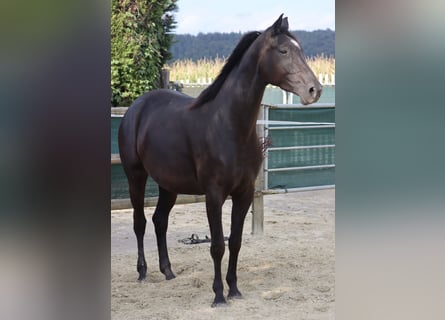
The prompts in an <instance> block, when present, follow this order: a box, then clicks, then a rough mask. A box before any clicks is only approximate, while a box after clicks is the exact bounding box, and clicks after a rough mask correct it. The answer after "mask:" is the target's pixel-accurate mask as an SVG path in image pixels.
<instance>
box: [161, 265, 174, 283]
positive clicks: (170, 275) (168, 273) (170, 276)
mask: <svg viewBox="0 0 445 320" xmlns="http://www.w3.org/2000/svg"><path fill="white" fill-rule="evenodd" d="M161 272H162V273H163V274H164V275H165V280H171V279H174V278H176V276H175V274H174V273H173V271H172V269H171V268H165V269H163V270H161Z"/></svg>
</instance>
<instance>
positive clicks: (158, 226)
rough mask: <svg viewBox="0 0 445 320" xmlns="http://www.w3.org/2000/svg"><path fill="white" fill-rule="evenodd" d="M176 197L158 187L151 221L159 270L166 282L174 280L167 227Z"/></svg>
mask: <svg viewBox="0 0 445 320" xmlns="http://www.w3.org/2000/svg"><path fill="white" fill-rule="evenodd" d="M176 196H177V195H176V194H175V193H171V192H169V191H167V190H165V189H163V188H161V187H159V198H158V204H157V205H156V210H155V213H154V215H153V219H152V220H153V224H154V226H155V231H156V240H157V243H158V253H159V269H160V271H161V272H162V273H163V274H164V275H165V278H166V279H167V280H170V279H173V278H175V275H174V274H173V272H172V269H171V264H170V259H169V257H168V251H167V227H168V216H169V214H170V211H171V209H172V208H173V205H174V204H175V202H176Z"/></svg>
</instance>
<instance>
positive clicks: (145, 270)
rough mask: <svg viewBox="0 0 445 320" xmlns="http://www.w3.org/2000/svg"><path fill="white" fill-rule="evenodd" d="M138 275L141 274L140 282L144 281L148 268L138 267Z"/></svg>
mask: <svg viewBox="0 0 445 320" xmlns="http://www.w3.org/2000/svg"><path fill="white" fill-rule="evenodd" d="M137 270H138V273H139V278H138V280H139V281H142V280H144V279H145V278H146V276H147V266H138V267H137Z"/></svg>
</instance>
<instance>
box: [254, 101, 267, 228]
mask: <svg viewBox="0 0 445 320" xmlns="http://www.w3.org/2000/svg"><path fill="white" fill-rule="evenodd" d="M258 120H264V106H263V105H261V107H260V112H259V114H258ZM256 130H257V134H258V137H259V139H260V141H264V124H257V127H256ZM264 161H267V159H264ZM264 161H263V164H262V165H261V169H260V172H259V173H258V176H257V178H256V180H255V194H254V197H253V203H252V234H253V235H262V234H263V231H264V201H263V192H262V191H263V187H264Z"/></svg>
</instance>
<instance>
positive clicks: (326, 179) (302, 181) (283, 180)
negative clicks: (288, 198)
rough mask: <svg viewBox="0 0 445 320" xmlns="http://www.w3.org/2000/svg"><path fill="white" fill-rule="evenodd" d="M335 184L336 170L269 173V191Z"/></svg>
mask: <svg viewBox="0 0 445 320" xmlns="http://www.w3.org/2000/svg"><path fill="white" fill-rule="evenodd" d="M333 184H335V168H328V169H309V170H304V171H279V172H269V178H268V189H290V188H304V187H316V186H326V185H333Z"/></svg>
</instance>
